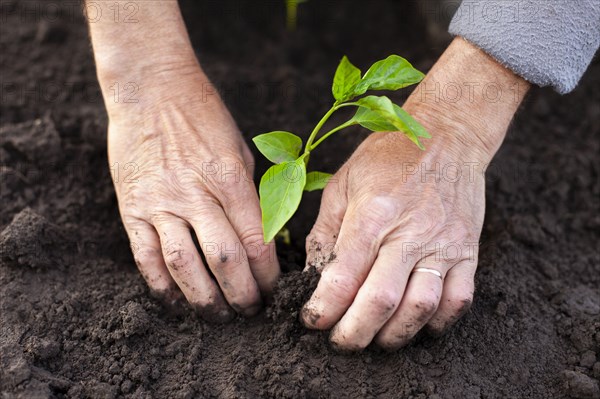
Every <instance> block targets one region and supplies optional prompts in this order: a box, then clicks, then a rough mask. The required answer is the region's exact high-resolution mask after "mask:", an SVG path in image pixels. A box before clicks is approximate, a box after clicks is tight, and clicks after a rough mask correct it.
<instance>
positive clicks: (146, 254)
mask: <svg viewBox="0 0 600 399" xmlns="http://www.w3.org/2000/svg"><path fill="white" fill-rule="evenodd" d="M123 222H124V223H123V224H124V226H125V230H126V231H127V235H128V236H129V242H130V244H131V249H132V252H133V257H134V259H135V264H136V265H137V267H138V269H139V271H140V273H141V274H142V276H143V277H144V280H146V283H147V284H148V287H150V290H151V292H152V294H153V295H155V296H157V297H159V298H161V299H163V300H165V301H167V303H169V304H171V305H173V304H175V303H176V302H177V301H178V300H179V299H181V298H182V295H181V291H179V289H178V288H177V284H176V283H175V281H174V280H173V278H172V277H171V274H170V273H169V270H168V269H167V266H166V265H165V261H164V259H163V257H162V253H161V250H160V240H159V238H158V234H157V233H156V230H155V229H154V227H152V225H151V224H149V223H146V222H145V221H143V220H140V219H131V218H123Z"/></svg>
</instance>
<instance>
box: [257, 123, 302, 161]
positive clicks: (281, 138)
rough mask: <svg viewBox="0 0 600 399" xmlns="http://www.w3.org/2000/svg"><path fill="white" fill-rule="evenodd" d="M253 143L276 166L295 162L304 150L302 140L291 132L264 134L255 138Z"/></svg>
mask: <svg viewBox="0 0 600 399" xmlns="http://www.w3.org/2000/svg"><path fill="white" fill-rule="evenodd" d="M252 141H254V144H255V145H256V147H257V148H258V150H259V151H260V152H261V153H262V154H263V155H264V156H265V157H266V158H267V159H268V160H269V161H271V162H273V163H275V164H279V163H282V162H291V161H294V160H295V159H296V158H298V154H299V153H300V150H301V149H302V139H301V138H300V137H298V136H296V135H295V134H292V133H290V132H282V131H275V132H270V133H264V134H260V135H258V136H256V137H254V138H253V139H252Z"/></svg>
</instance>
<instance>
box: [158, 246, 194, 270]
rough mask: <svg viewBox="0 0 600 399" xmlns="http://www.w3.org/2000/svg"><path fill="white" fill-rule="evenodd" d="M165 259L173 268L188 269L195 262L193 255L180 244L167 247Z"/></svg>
mask: <svg viewBox="0 0 600 399" xmlns="http://www.w3.org/2000/svg"><path fill="white" fill-rule="evenodd" d="M164 259H165V263H166V264H167V266H169V267H170V268H171V269H173V270H180V269H186V268H188V266H189V265H190V264H191V263H192V262H193V255H192V254H191V253H190V252H189V251H187V250H185V249H184V248H182V247H181V246H178V245H169V246H167V247H166V248H165V253H164Z"/></svg>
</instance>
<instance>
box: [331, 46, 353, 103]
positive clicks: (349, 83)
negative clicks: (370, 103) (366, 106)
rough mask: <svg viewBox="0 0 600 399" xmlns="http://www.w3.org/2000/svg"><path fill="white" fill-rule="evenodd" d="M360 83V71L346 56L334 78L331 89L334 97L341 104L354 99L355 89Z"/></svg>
mask: <svg viewBox="0 0 600 399" xmlns="http://www.w3.org/2000/svg"><path fill="white" fill-rule="evenodd" d="M358 82H360V69H358V68H357V67H355V66H354V65H352V63H351V62H350V60H348V57H346V56H344V57H343V58H342V60H341V61H340V64H339V65H338V67H337V70H336V71H335V76H334V77H333V86H332V87H331V91H332V93H333V97H334V98H335V99H336V100H337V101H339V102H344V101H348V100H351V99H353V98H354V97H355V95H354V87H355V86H356V84H357V83H358Z"/></svg>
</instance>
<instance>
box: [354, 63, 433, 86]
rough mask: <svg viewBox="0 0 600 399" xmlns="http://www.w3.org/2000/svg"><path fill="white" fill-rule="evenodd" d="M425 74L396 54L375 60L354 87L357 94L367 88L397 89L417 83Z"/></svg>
mask: <svg viewBox="0 0 600 399" xmlns="http://www.w3.org/2000/svg"><path fill="white" fill-rule="evenodd" d="M424 77H425V75H424V74H423V73H422V72H420V71H418V70H417V69H415V68H414V67H413V66H412V65H411V64H410V62H408V61H407V60H405V59H404V58H402V57H400V56H398V55H390V56H389V57H387V58H386V59H385V60H381V61H377V62H376V63H374V64H373V65H372V66H371V68H369V70H368V71H367V73H365V76H364V77H363V78H362V80H361V81H360V83H358V84H357V85H356V87H355V89H354V93H355V95H357V96H359V95H361V94H364V93H366V92H367V90H398V89H401V88H404V87H407V86H410V85H414V84H415V83H419V82H420V81H421V80H423V78H424Z"/></svg>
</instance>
